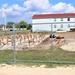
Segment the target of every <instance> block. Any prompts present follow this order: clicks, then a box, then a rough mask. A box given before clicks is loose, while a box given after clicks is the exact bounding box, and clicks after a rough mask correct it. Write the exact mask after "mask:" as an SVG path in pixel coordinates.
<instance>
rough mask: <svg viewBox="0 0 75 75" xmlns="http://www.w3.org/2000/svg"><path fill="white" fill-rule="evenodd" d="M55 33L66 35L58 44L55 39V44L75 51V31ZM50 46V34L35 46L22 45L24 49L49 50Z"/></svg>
mask: <svg viewBox="0 0 75 75" xmlns="http://www.w3.org/2000/svg"><path fill="white" fill-rule="evenodd" d="M53 34H55V35H59V36H61V37H64V39H61V40H60V42H59V43H58V44H57V42H54V41H53V46H60V48H62V49H64V50H70V51H72V50H73V51H75V32H57V33H53ZM47 35H50V34H49V33H47ZM63 41H64V42H63ZM50 48H51V39H50V38H49V36H48V37H47V38H46V39H45V40H44V41H42V42H41V43H40V44H38V45H35V46H34V47H29V48H27V47H22V49H24V50H25V49H27V50H28V49H29V50H47V49H50ZM66 48H67V49H66Z"/></svg>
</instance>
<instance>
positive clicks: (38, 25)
mask: <svg viewBox="0 0 75 75" xmlns="http://www.w3.org/2000/svg"><path fill="white" fill-rule="evenodd" d="M69 19H70V21H68V18H45V19H32V31H33V32H34V31H51V23H52V30H53V31H57V30H63V31H70V27H73V26H75V23H62V22H75V18H69ZM57 22H60V23H57Z"/></svg>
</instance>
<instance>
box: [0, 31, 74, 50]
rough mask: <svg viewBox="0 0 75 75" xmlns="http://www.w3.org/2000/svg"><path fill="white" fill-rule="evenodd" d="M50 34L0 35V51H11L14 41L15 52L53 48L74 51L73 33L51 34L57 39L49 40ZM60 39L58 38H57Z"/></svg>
mask: <svg viewBox="0 0 75 75" xmlns="http://www.w3.org/2000/svg"><path fill="white" fill-rule="evenodd" d="M50 34H51V33H31V32H29V33H27V34H15V40H14V39H13V34H4V35H0V50H13V41H15V48H16V50H47V49H50V48H51V43H52V42H53V46H54V47H55V46H60V48H62V49H63V50H68V51H75V48H74V47H75V32H56V33H53V34H54V35H56V36H57V38H50ZM58 37H60V38H58Z"/></svg>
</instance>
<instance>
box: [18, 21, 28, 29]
mask: <svg viewBox="0 0 75 75" xmlns="http://www.w3.org/2000/svg"><path fill="white" fill-rule="evenodd" d="M19 25H20V27H21V28H28V27H29V25H28V23H27V22H25V21H20V22H19Z"/></svg>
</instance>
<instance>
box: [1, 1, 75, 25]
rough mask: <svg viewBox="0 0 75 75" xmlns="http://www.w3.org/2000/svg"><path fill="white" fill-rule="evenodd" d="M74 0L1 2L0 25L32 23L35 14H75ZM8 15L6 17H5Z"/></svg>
mask: <svg viewBox="0 0 75 75" xmlns="http://www.w3.org/2000/svg"><path fill="white" fill-rule="evenodd" d="M74 3H75V1H74V0H0V24H5V21H4V18H5V16H6V22H9V21H11V22H12V21H13V22H16V23H18V22H20V21H22V20H24V21H26V22H28V23H31V22H32V16H33V15H34V14H45V13H46V14H51V13H75V4H74ZM5 14H6V15H5Z"/></svg>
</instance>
